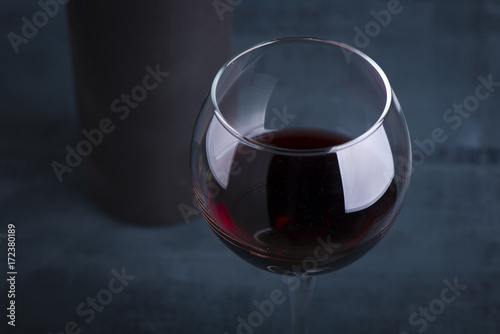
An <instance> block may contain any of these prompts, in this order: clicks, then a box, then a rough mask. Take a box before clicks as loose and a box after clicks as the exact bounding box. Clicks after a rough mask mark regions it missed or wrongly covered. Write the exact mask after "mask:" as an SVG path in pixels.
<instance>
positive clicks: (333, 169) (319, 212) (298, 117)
mask: <svg viewBox="0 0 500 334" xmlns="http://www.w3.org/2000/svg"><path fill="white" fill-rule="evenodd" d="M191 173H192V184H193V188H194V192H195V195H196V198H197V200H198V203H199V206H200V208H201V210H202V212H203V215H204V217H205V219H206V221H207V222H208V224H209V225H210V227H211V228H212V230H213V231H214V232H215V234H216V235H217V236H218V237H219V239H220V240H222V242H223V243H224V244H225V245H226V246H227V247H228V248H229V249H231V250H232V251H233V252H234V253H236V254H237V255H238V256H240V257H241V258H243V259H244V260H246V261H247V262H249V263H251V264H253V265H255V266H257V267H259V268H261V269H264V270H267V271H270V272H272V273H276V274H280V275H282V278H283V280H284V281H285V282H287V283H288V285H289V287H290V289H289V290H290V297H291V298H290V299H291V302H292V328H293V333H296V334H299V333H306V332H307V318H308V308H309V304H310V303H309V302H310V299H311V292H312V288H313V285H314V276H315V275H318V274H323V273H327V272H330V271H333V270H337V269H339V268H341V267H344V266H346V265H348V264H350V263H352V262H354V261H355V260H357V259H359V258H360V257H361V256H362V255H364V254H365V253H366V252H367V251H368V250H370V249H371V248H372V247H373V246H374V245H375V244H376V243H377V242H378V241H379V240H380V239H381V238H382V237H383V236H384V235H385V234H386V233H387V231H388V229H389V228H390V227H391V225H392V224H393V223H394V221H395V219H396V216H397V215H398V213H399V211H400V209H401V206H402V204H403V199H404V197H405V195H406V192H407V189H408V184H409V179H410V174H411V148H410V138H409V134H408V129H407V126H406V122H405V118H404V115H403V113H402V111H401V107H400V105H399V103H398V100H397V99H396V96H395V94H394V92H393V90H392V88H391V86H390V84H389V81H388V79H387V77H386V75H385V74H384V72H383V71H382V70H381V69H380V67H379V66H378V65H377V64H376V63H375V62H374V61H373V60H372V59H370V58H369V57H368V56H366V55H365V54H363V53H362V52H360V51H359V50H356V49H354V48H352V47H350V46H347V45H344V44H341V43H337V42H333V41H328V40H322V39H317V38H299V37H293V38H283V39H277V40H272V41H268V42H264V43H261V44H258V45H256V46H253V47H251V48H249V49H248V50H246V51H244V52H242V53H240V54H238V55H237V56H235V57H234V58H232V59H230V60H229V61H228V62H227V63H226V64H225V65H224V66H223V67H222V68H221V69H220V71H219V72H218V73H217V75H216V77H215V79H214V81H213V84H212V87H211V91H210V94H209V95H208V97H207V99H206V101H205V103H204V105H203V106H202V109H201V111H200V114H199V117H198V120H197V122H196V126H195V130H194V134H193V139H192V147H191Z"/></svg>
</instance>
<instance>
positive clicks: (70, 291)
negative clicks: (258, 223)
mask: <svg viewBox="0 0 500 334" xmlns="http://www.w3.org/2000/svg"><path fill="white" fill-rule="evenodd" d="M207 1H209V0H207ZM232 3H233V6H232V9H233V11H232V13H233V33H232V40H233V53H236V52H238V51H241V50H243V49H244V48H246V47H248V46H250V45H252V44H255V43H257V42H260V41H262V40H267V39H271V38H275V37H282V36H290V35H306V36H308V35H311V36H318V37H323V38H328V39H333V40H339V41H342V42H345V43H347V44H351V45H353V46H357V47H359V48H361V50H362V51H364V52H366V53H367V54H369V55H370V56H371V57H372V58H373V59H375V61H377V62H378V63H379V64H380V65H381V67H382V68H383V69H384V70H385V72H386V73H387V75H388V77H389V79H390V81H391V83H392V85H393V88H394V90H395V91H396V93H397V96H398V97H399V100H400V102H401V104H402V106H403V109H404V111H405V114H406V117H407V121H408V124H409V128H410V132H411V135H412V138H413V140H414V144H415V141H416V140H420V141H425V140H426V139H429V138H431V133H432V131H433V130H434V129H436V128H441V129H443V131H444V132H445V134H446V136H447V140H446V141H445V142H444V143H439V144H436V147H435V149H434V151H433V152H431V153H429V154H425V156H424V158H423V159H420V162H421V163H420V164H419V166H417V167H416V168H415V171H414V173H413V179H412V184H411V190H410V192H409V195H408V198H407V201H406V205H405V207H404V209H403V211H402V213H401V215H400V217H399V219H398V221H397V223H396V224H395V226H394V227H393V228H392V229H391V231H390V232H389V234H388V235H387V237H386V238H385V239H384V240H383V241H382V242H381V243H380V244H379V245H378V246H377V247H376V248H375V249H374V250H373V251H371V252H370V253H369V254H368V255H366V256H365V257H364V258H363V259H361V260H360V261H358V262H356V263H355V264H353V265H351V266H349V267H347V268H345V269H343V270H341V271H338V272H336V273H332V274H329V275H324V276H320V277H319V278H318V280H317V285H316V291H315V295H314V300H313V306H312V319H311V329H312V332H314V333H400V332H401V331H407V332H408V333H418V331H417V330H420V332H422V331H423V332H425V333H429V334H430V333H440V334H444V333H450V334H451V333H453V334H456V333H500V292H499V289H498V282H499V279H500V244H499V242H500V227H499V213H500V205H499V203H498V202H499V200H500V169H499V167H500V131H499V130H498V129H497V128H498V125H499V121H500V113H499V105H500V87H498V88H496V90H495V91H494V92H491V94H490V96H489V97H488V98H487V99H485V100H484V101H480V104H479V106H478V107H477V108H476V110H474V111H473V112H471V113H470V116H468V117H467V118H462V123H461V124H460V126H458V127H457V128H456V129H453V128H452V127H451V125H452V124H453V123H446V122H445V121H444V120H443V115H444V114H445V113H446V110H447V109H449V108H452V107H453V105H454V104H462V103H463V102H464V100H465V99H467V98H468V97H469V96H471V95H474V94H475V89H476V87H477V86H478V84H480V81H479V80H478V77H479V76H482V77H484V78H488V76H489V75H491V76H492V79H493V81H496V82H499V81H500V3H499V2H498V0H477V1H471V0H469V1H466V0H457V1H428V0H427V1H426V0H413V1H409V0H404V1H402V2H401V6H402V11H401V12H400V13H398V14H396V15H393V16H392V18H391V20H390V23H389V24H388V25H387V26H386V27H382V28H381V29H380V32H379V33H378V34H376V35H375V36H373V37H371V38H370V41H369V43H366V40H365V43H360V40H357V39H355V35H356V30H355V28H356V27H358V28H359V29H361V30H364V29H365V25H366V24H367V23H369V22H370V21H373V20H374V18H373V16H372V14H370V11H372V10H373V11H375V12H378V11H380V10H382V9H386V8H387V5H388V3H390V1H370V2H368V1H361V0H353V1H329V0H314V1H307V2H306V1H299V0H290V1H261V0H259V1H255V0H254V1H252V0H242V1H233V2H232ZM37 10H39V7H38V5H37V3H36V1H33V0H30V1H23V2H21V1H13V0H9V1H3V3H2V5H1V11H0V22H1V34H0V35H1V36H2V39H1V42H0V59H1V62H0V74H1V77H0V222H1V230H0V233H3V234H1V235H0V241H1V244H0V249H1V253H0V259H2V260H1V262H2V263H6V251H7V250H6V240H5V233H6V232H7V228H6V225H7V223H10V222H13V223H15V224H16V226H17V234H18V236H17V238H18V243H17V260H18V264H17V270H18V273H19V274H18V276H17V286H16V287H17V291H18V293H17V296H16V303H17V305H18V309H17V318H16V320H17V321H16V324H17V326H16V327H15V328H12V327H10V326H7V325H6V317H5V315H4V313H6V310H5V308H6V307H7V296H6V294H7V291H6V288H7V285H6V283H5V282H6V281H5V278H6V274H5V272H6V271H7V269H6V266H4V264H2V265H0V268H4V269H1V270H0V272H3V274H0V277H2V278H1V281H2V282H3V283H1V284H0V287H1V291H0V309H2V310H4V311H1V312H0V313H1V314H0V319H2V320H1V323H0V333H49V332H52V333H54V334H55V333H59V332H64V330H65V329H64V328H65V326H66V324H67V323H68V322H69V321H75V322H76V323H77V325H78V329H81V330H82V331H81V333H99V334H107V333H221V334H222V333H224V332H227V333H236V332H237V325H238V322H237V320H236V319H237V317H242V318H244V319H247V317H248V315H249V314H250V313H251V312H253V311H255V306H254V304H253V302H254V301H262V300H264V299H268V298H269V296H270V293H271V291H272V290H274V289H280V290H283V291H286V286H285V285H284V284H283V283H282V282H281V280H280V278H279V276H276V275H271V274H269V273H266V272H263V271H260V270H258V269H256V268H253V267H251V266H250V265H248V264H246V263H244V262H243V261H241V260H240V259H239V258H237V257H236V256H235V255H233V254H232V253H230V252H229V251H228V250H227V249H226V248H225V247H224V246H223V245H222V244H221V243H220V242H219V241H218V240H217V239H216V238H215V236H214V235H213V234H212V233H211V232H210V231H209V229H208V227H207V226H206V224H205V223H204V222H203V221H202V219H201V217H199V216H198V217H196V218H195V219H192V221H191V223H190V224H182V223H179V224H177V225H176V226H173V227H172V226H171V227H160V228H143V227H137V226H134V225H128V224H123V223H122V222H120V221H119V220H117V219H115V218H113V217H110V216H108V215H106V214H104V213H102V212H101V211H100V210H98V209H97V208H96V207H95V206H94V205H93V204H92V203H91V202H90V201H89V200H88V199H87V198H86V197H85V195H84V194H83V193H82V190H81V188H82V185H81V181H80V175H79V174H78V173H79V172H76V173H75V175H74V176H73V177H72V178H71V181H69V182H65V183H63V184H59V183H58V182H57V179H56V178H55V176H54V174H53V172H52V170H51V168H50V162H51V161H53V160H55V159H60V158H62V157H63V156H64V151H63V148H64V146H65V145H67V144H68V143H76V141H77V137H76V133H77V124H76V112H75V107H74V92H73V85H72V74H71V62H70V52H69V46H68V33H67V25H66V20H65V15H64V13H63V12H62V11H61V13H59V14H58V15H57V16H55V17H54V18H51V20H50V22H49V23H48V24H47V25H46V26H45V27H43V29H40V31H39V33H38V35H37V36H36V37H35V38H33V39H31V40H30V41H29V43H28V44H26V45H21V47H20V49H21V50H20V52H19V53H18V54H15V53H14V52H13V50H12V47H11V45H10V43H9V41H8V39H7V38H6V35H7V33H8V32H9V31H17V30H19V27H20V25H21V24H22V22H21V21H20V19H21V17H23V16H29V15H32V13H34V12H35V11H37ZM206 15H217V13H216V11H215V9H214V11H213V12H210V13H207V14H206ZM469 100H470V98H469ZM414 149H418V147H417V146H414ZM123 267H125V268H126V272H127V274H130V275H133V276H135V278H134V279H133V280H132V281H130V283H129V285H128V286H126V287H125V288H124V290H123V291H122V292H121V293H119V294H116V295H114V296H113V300H112V301H111V302H110V303H109V304H108V305H106V306H105V307H104V309H103V310H102V311H101V312H97V313H96V315H95V319H93V321H91V322H90V323H88V324H87V323H86V322H85V321H84V320H85V318H86V317H81V316H79V315H78V314H77V313H76V310H75V309H76V307H77V305H79V304H80V303H82V302H85V301H86V298H87V297H95V296H96V295H97V294H98V293H99V291H100V290H101V289H105V288H106V287H107V285H108V282H109V281H110V279H111V278H112V277H113V276H112V273H111V270H112V269H116V270H118V271H120V270H121V268H123ZM455 279H456V280H457V281H458V283H459V284H460V285H466V286H467V289H466V290H465V291H463V292H462V293H461V294H460V295H459V296H458V297H457V298H456V300H455V301H454V302H452V303H450V304H446V305H445V309H444V311H442V312H437V313H439V314H437V315H436V316H435V318H434V317H432V318H430V319H432V320H429V321H427V327H426V328H424V326H423V325H418V326H413V325H412V324H411V323H409V317H410V315H411V314H412V313H413V312H419V311H418V310H419V308H420V307H422V308H425V307H429V305H430V304H431V306H432V307H438V308H439V305H440V304H439V302H437V301H436V300H439V299H441V292H442V290H443V288H445V287H446V285H445V283H443V281H444V280H448V281H450V282H453V281H454V280H455ZM415 319H424V318H423V317H422V316H418V317H416V318H415ZM253 332H254V333H287V332H289V307H288V301H287V302H286V303H284V304H283V305H279V306H276V308H275V311H274V313H273V314H272V315H271V316H270V317H269V318H266V319H265V321H264V323H263V324H262V325H261V326H259V327H258V328H254V329H253Z"/></svg>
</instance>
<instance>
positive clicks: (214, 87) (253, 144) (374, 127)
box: [210, 37, 392, 155]
mask: <svg viewBox="0 0 500 334" xmlns="http://www.w3.org/2000/svg"><path fill="white" fill-rule="evenodd" d="M290 41H298V42H304V41H312V42H317V43H323V44H329V45H333V46H336V47H339V48H341V49H345V50H347V51H349V52H351V53H355V54H356V55H358V56H359V57H361V58H362V59H363V60H364V61H366V62H367V63H368V64H369V65H370V66H371V67H372V68H373V69H375V71H376V72H377V74H378V75H379V76H380V79H381V80H382V82H383V83H384V88H385V93H386V99H385V106H384V109H383V111H382V113H381V114H380V116H379V118H378V119H377V121H376V122H374V123H373V125H372V126H370V127H369V128H368V129H367V130H366V131H364V132H363V133H362V134H360V135H359V136H357V137H355V138H353V139H351V140H349V141H347V142H345V143H343V144H339V145H333V146H329V147H323V148H315V149H291V148H284V147H277V146H272V145H268V144H265V143H262V142H259V141H256V140H254V139H252V138H250V137H247V136H245V135H244V134H242V133H240V132H239V131H237V130H236V129H235V128H234V127H232V126H231V124H230V123H229V122H228V121H227V120H226V119H225V117H224V115H223V114H222V112H221V111H220V108H219V104H218V102H217V96H216V93H217V86H218V84H219V80H220V78H221V77H222V75H223V74H224V72H225V70H226V69H227V68H228V67H229V66H230V65H231V64H232V63H234V62H235V61H236V60H238V59H239V58H241V57H242V56H244V55H246V54H248V53H250V52H252V51H255V50H258V49H261V48H263V47H265V46H268V45H271V44H276V43H281V42H290ZM210 98H211V100H212V105H213V106H214V114H215V116H216V117H217V119H218V120H219V122H220V124H221V125H222V126H223V127H224V128H225V129H226V130H227V131H228V132H229V133H231V135H233V136H234V137H236V139H238V140H240V141H242V142H244V143H245V144H247V145H249V146H251V147H253V148H256V149H260V150H265V151H271V152H276V153H281V154H283V153H285V154H286V153H288V154H297V155H314V154H318V153H323V154H324V153H332V152H338V151H340V150H343V149H345V148H348V147H350V146H353V145H356V144H358V143H359V142H361V141H363V140H365V139H366V138H368V137H369V136H370V135H372V134H373V133H374V132H376V131H377V129H378V128H379V127H380V126H382V124H383V123H384V120H385V118H386V116H387V114H388V112H389V109H390V106H391V104H392V88H391V84H390V83H389V79H388V78H387V76H386V74H385V73H384V71H383V70H382V68H381V67H380V66H379V65H378V64H377V63H376V62H375V61H374V60H373V59H371V58H370V57H369V56H367V55H366V54H365V53H363V52H361V51H360V50H358V49H356V48H354V47H352V46H349V45H347V44H344V43H340V42H336V41H332V40H328V39H323V38H317V37H283V38H277V39H272V40H268V41H264V42H261V43H258V44H255V45H253V46H251V47H249V48H247V49H246V50H244V51H242V52H240V53H238V54H237V55H235V56H233V57H231V58H230V59H229V60H228V61H227V62H226V63H225V64H224V65H222V67H221V68H220V69H219V71H218V72H217V74H216V75H215V78H214V80H213V82H212V86H211V89H210Z"/></svg>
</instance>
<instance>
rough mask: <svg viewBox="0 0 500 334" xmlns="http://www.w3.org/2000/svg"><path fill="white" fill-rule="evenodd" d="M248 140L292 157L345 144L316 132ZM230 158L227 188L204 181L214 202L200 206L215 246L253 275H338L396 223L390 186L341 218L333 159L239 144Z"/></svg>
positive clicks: (331, 135)
mask: <svg viewBox="0 0 500 334" xmlns="http://www.w3.org/2000/svg"><path fill="white" fill-rule="evenodd" d="M252 139H253V140H254V141H257V142H261V143H263V144H266V145H268V146H272V147H276V148H284V149H292V150H293V149H295V150H308V149H320V148H328V147H332V146H337V145H340V144H343V143H346V142H347V141H349V138H347V137H345V136H342V135H338V134H334V133H329V132H322V131H316V130H314V131H311V130H282V131H276V132H271V133H266V134H265V135H260V136H254V137H253V138H252ZM233 154H234V156H233V159H232V168H231V171H232V172H231V175H230V176H229V179H228V181H227V184H225V185H224V186H222V185H220V184H219V183H218V182H216V177H215V176H214V175H209V177H208V179H209V180H213V181H212V182H211V184H212V187H215V189H212V194H214V195H213V196H209V197H208V198H207V199H205V201H203V200H201V201H200V204H201V207H202V211H203V212H204V215H205V217H206V219H207V220H208V222H209V224H210V225H211V227H212V229H213V230H214V231H215V232H216V234H217V235H218V236H219V237H220V239H221V240H222V241H224V243H225V244H226V245H227V246H228V247H229V248H231V249H232V250H233V251H234V252H235V253H236V254H237V255H239V256H240V257H242V258H243V259H245V260H246V261H248V262H250V263H252V264H254V265H256V266H258V267H259V268H262V269H267V270H269V271H272V272H276V273H284V272H289V271H294V272H297V273H304V272H307V273H308V274H318V273H322V272H327V271H331V270H335V269H339V268H341V267H343V266H345V265H348V264H349V263H351V262H353V261H355V260H356V259H358V258H359V257H360V256H362V255H363V254H364V253H366V252H367V251H368V250H369V249H370V248H371V247H372V246H373V245H375V244H376V242H377V241H378V240H380V238H381V237H382V236H383V235H384V234H385V232H386V231H387V229H388V227H390V225H391V224H392V222H393V221H394V219H395V212H394V208H395V202H396V199H397V194H398V192H397V187H396V183H395V181H394V180H392V182H391V183H390V184H389V186H388V188H387V189H386V190H385V192H384V193H383V194H382V195H381V197H380V198H378V200H376V201H375V202H374V203H372V204H371V205H368V206H367V207H365V208H363V209H360V210H358V211H354V212H350V211H349V212H346V209H345V197H344V188H343V184H342V182H343V179H342V175H341V169H340V167H339V161H338V154H337V153H335V152H331V153H327V154H325V153H321V154H318V153H311V154H304V151H301V153H298V154H294V153H293V151H288V152H282V151H280V150H274V151H273V152H270V151H269V150H262V149H256V148H252V147H250V146H248V145H245V144H239V145H238V146H237V148H236V149H235V150H234V153H233ZM203 203H208V204H207V205H206V206H205V205H204V204H203Z"/></svg>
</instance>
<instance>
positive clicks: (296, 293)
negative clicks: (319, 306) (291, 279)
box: [288, 276, 315, 334]
mask: <svg viewBox="0 0 500 334" xmlns="http://www.w3.org/2000/svg"><path fill="white" fill-rule="evenodd" d="M295 278H296V279H298V280H299V281H298V284H292V285H290V284H289V285H288V288H289V292H290V304H291V308H292V334H307V333H308V332H309V327H308V324H309V309H310V305H311V298H312V292H313V290H314V282H315V277H313V276H295Z"/></svg>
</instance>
